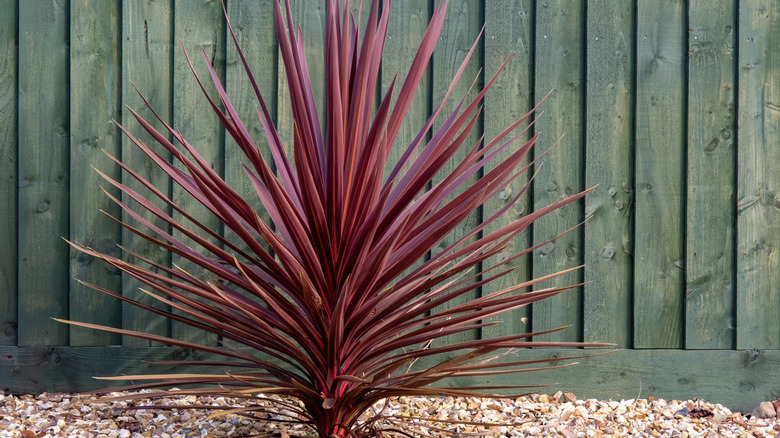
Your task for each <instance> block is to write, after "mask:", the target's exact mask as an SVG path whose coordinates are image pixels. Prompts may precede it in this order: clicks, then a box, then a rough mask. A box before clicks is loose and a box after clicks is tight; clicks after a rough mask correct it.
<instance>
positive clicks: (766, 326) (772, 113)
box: [736, 0, 780, 349]
mask: <svg viewBox="0 0 780 438" xmlns="http://www.w3.org/2000/svg"><path fill="white" fill-rule="evenodd" d="M740 6H741V8H740V11H739V57H740V59H739V61H738V67H739V88H738V90H739V98H738V99H739V100H738V103H737V108H738V111H739V114H738V115H737V126H738V131H737V139H738V141H739V145H738V146H737V151H738V152H737V206H738V215H737V276H736V277H737V324H738V325H737V348H740V349H742V348H772V349H777V348H780V260H779V259H778V255H780V215H778V201H777V199H778V196H780V173H778V172H777V163H779V162H780V150H779V149H778V148H777V138H778V137H780V53H777V51H776V50H772V49H771V47H776V45H777V44H778V43H780V5H779V4H778V3H777V2H774V1H771V0H765V1H757V2H751V3H750V4H747V3H746V2H742V3H741V4H740Z"/></svg>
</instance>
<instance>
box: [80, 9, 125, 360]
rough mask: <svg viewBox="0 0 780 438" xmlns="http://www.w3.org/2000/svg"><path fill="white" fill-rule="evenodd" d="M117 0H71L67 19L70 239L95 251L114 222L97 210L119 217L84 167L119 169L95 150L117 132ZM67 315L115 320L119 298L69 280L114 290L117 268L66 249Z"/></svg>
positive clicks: (91, 333)
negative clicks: (69, 43) (68, 38)
mask: <svg viewBox="0 0 780 438" xmlns="http://www.w3.org/2000/svg"><path fill="white" fill-rule="evenodd" d="M120 8H121V6H120V3H119V2H118V1H101V2H74V3H72V4H71V14H70V18H71V24H70V30H71V34H70V42H71V56H70V71H71V77H70V79H71V82H70V85H71V92H70V108H71V110H70V114H71V124H70V175H71V178H70V187H71V189H70V190H71V200H70V201H71V203H70V235H71V240H73V241H74V242H78V243H80V244H83V245H86V246H88V247H90V248H94V249H96V250H98V251H100V252H105V253H108V254H113V255H119V248H118V247H117V243H118V241H117V240H118V239H119V236H121V227H120V226H119V225H118V224H116V223H115V222H114V221H112V220H111V219H109V218H108V217H106V215H104V214H103V213H101V211H100V210H104V211H106V212H107V213H109V214H111V215H112V216H114V217H119V214H120V209H119V207H118V206H117V205H116V204H115V203H113V202H112V201H111V200H110V199H109V198H108V197H107V196H105V195H104V194H103V192H102V190H101V187H105V188H106V189H107V190H108V189H109V188H110V189H111V190H110V191H111V193H112V194H113V195H114V196H118V195H119V191H118V190H116V189H114V188H113V187H111V185H110V184H108V183H107V182H106V181H105V180H104V179H103V178H102V177H100V175H99V174H98V173H97V172H95V171H93V170H92V168H91V166H95V167H98V168H100V169H101V170H102V171H103V172H104V173H106V174H107V175H108V176H110V177H111V178H113V179H115V180H119V178H120V170H119V168H118V167H117V166H115V165H114V164H113V163H111V162H110V160H108V159H106V157H105V156H104V155H103V153H101V149H102V150H105V151H106V152H108V153H110V154H111V155H114V156H118V154H119V146H120V144H121V143H120V140H121V139H120V133H119V129H117V127H116V125H114V123H113V120H117V119H119V114H120V108H121V106H120V105H121V99H122V95H121V86H122V84H121V62H122V61H121V59H120V54H121V41H120V39H119V36H120V34H121V24H120V22H119V18H120V16H119V13H120ZM70 251H71V252H70V254H71V257H70V276H71V282H70V285H71V286H70V290H71V292H70V316H69V317H70V319H72V320H75V321H88V322H92V323H96V324H102V325H108V326H114V327H118V326H120V325H121V316H122V315H121V309H122V306H121V302H120V301H118V300H117V299H115V298H112V297H110V296H108V295H104V294H102V293H100V292H97V291H95V290H93V289H91V288H89V287H87V286H84V285H82V284H80V283H79V282H77V281H76V280H75V279H79V280H82V281H85V282H87V283H90V284H95V285H99V286H101V287H104V288H106V289H108V290H113V291H117V290H119V289H120V287H121V279H122V277H121V275H120V274H119V272H118V270H116V269H112V268H111V267H110V266H109V265H108V264H106V263H102V262H101V261H99V260H97V259H95V258H93V257H90V256H88V255H86V254H84V253H82V252H79V251H76V250H75V249H71V250H70ZM120 339H121V337H120V336H119V335H117V334H113V333H109V332H101V331H98V330H91V329H85V328H83V327H76V326H73V327H71V328H70V345H112V344H118V343H119V342H120Z"/></svg>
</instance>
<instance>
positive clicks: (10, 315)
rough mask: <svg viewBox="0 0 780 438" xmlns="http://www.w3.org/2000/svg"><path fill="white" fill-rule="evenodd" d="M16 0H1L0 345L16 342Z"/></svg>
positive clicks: (14, 343)
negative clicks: (0, 212)
mask: <svg viewBox="0 0 780 438" xmlns="http://www.w3.org/2000/svg"><path fill="white" fill-rule="evenodd" d="M16 19H17V17H16V1H15V0H1V1H0V211H3V212H4V213H2V214H0V218H2V219H1V220H0V241H1V242H4V245H3V246H2V247H0V345H16V329H17V325H16V321H17V319H16V299H17V297H16V290H17V282H16V261H17V257H16V187H17V184H18V181H17V175H16V165H17V162H16V160H17V148H16V146H17V137H16V129H17V117H16V104H17V97H18V96H17V93H16V79H17V76H16V68H17V61H18V60H17V50H16V49H17V43H18V39H17V21H16Z"/></svg>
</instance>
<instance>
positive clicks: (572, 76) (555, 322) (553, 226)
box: [531, 0, 585, 341]
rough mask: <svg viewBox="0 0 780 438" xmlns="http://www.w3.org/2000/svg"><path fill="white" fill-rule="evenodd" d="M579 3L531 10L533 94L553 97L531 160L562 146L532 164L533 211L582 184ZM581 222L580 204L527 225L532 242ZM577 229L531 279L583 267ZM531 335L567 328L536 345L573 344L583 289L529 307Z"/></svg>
mask: <svg viewBox="0 0 780 438" xmlns="http://www.w3.org/2000/svg"><path fill="white" fill-rule="evenodd" d="M584 24H585V2H583V1H577V2H571V1H565V0H561V1H550V2H543V3H542V4H540V5H537V9H536V40H535V41H536V51H537V54H536V56H535V60H536V61H535V63H536V71H535V73H534V77H535V96H536V97H537V98H542V97H544V96H545V95H546V94H547V93H548V92H551V94H550V97H549V98H548V99H547V101H545V103H544V105H543V107H542V109H543V110H544V111H545V113H544V114H543V115H542V116H541V117H540V118H539V120H538V121H537V124H536V125H535V128H536V129H537V132H539V131H541V135H540V137H539V142H538V146H537V147H536V148H535V149H534V153H535V156H539V155H540V154H541V153H542V152H544V151H545V150H547V149H548V148H550V147H552V146H553V145H554V144H556V142H557V141H558V139H559V138H560V137H561V136H563V138H561V139H560V142H559V143H558V144H557V146H555V148H554V149H553V150H552V151H550V152H549V153H548V154H547V155H546V156H545V157H543V158H542V159H541V160H540V161H539V162H538V163H537V165H536V166H537V167H536V168H537V169H538V166H539V165H541V166H542V168H541V169H539V173H538V176H537V177H536V179H535V180H534V184H533V197H534V209H535V210H539V209H541V208H543V207H546V206H548V205H550V204H552V203H554V202H555V201H558V200H560V199H562V198H564V197H566V196H570V195H573V194H575V193H578V192H580V191H581V190H582V189H583V188H584V187H583V186H582V183H583V169H582V167H583V148H584V144H583V129H584V126H583V123H582V115H583V113H582V111H583V105H584V98H585V87H584V83H583V79H584V71H585V70H584V69H585V59H584V53H583V50H582V49H583V44H584V42H583V40H582V39H583V38H584V36H585V33H584V31H585V29H584ZM582 220H583V208H582V203H581V202H575V203H573V204H569V205H567V206H565V207H563V208H561V209H558V210H556V211H554V212H551V213H550V214H548V215H546V216H545V217H543V218H540V219H539V220H537V221H536V222H535V223H534V225H533V242H534V244H538V243H541V242H544V241H546V240H549V239H552V238H554V237H555V236H557V235H558V234H560V233H563V232H564V231H566V230H568V229H570V228H572V227H574V226H575V225H577V224H578V223H580V222H582ZM582 250H583V248H582V230H581V229H578V230H574V231H572V232H570V233H568V234H567V235H565V236H563V237H561V238H560V239H558V240H556V241H554V242H551V243H549V244H547V245H545V246H543V247H542V248H540V249H539V250H537V251H534V253H533V256H534V259H533V275H534V277H540V276H543V275H548V274H552V273H554V272H558V271H561V270H564V269H568V268H572V267H575V266H579V265H581V264H582ZM581 281H582V272H581V271H576V272H573V273H571V274H568V275H565V276H562V277H558V278H557V279H555V280H553V281H549V282H545V283H543V284H540V285H539V286H538V288H546V287H554V286H558V287H561V286H568V285H571V284H575V283H579V282H581ZM532 309H533V313H532V318H531V326H532V328H533V331H540V330H548V329H553V328H558V327H562V326H566V325H571V326H572V327H570V328H568V329H567V330H563V331H559V332H555V333H552V334H550V335H545V336H540V337H538V338H535V339H534V340H547V341H553V340H554V341H578V340H580V339H581V336H582V290H581V288H576V289H573V290H568V291H566V292H563V293H561V294H560V295H557V296H555V297H552V298H548V299H546V300H543V301H540V302H537V303H534V304H533V307H532Z"/></svg>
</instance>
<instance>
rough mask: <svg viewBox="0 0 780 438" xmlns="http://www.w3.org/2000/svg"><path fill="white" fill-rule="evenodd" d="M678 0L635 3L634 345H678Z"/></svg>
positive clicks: (681, 16)
mask: <svg viewBox="0 0 780 438" xmlns="http://www.w3.org/2000/svg"><path fill="white" fill-rule="evenodd" d="M684 25H685V11H684V10H683V3H682V2H679V1H672V0H668V1H650V0H640V1H639V3H638V7H637V84H636V88H637V91H636V93H637V97H636V161H635V169H636V172H635V181H636V219H635V223H636V227H635V242H636V264H635V265H634V278H635V283H634V313H635V314H634V346H635V347H637V348H681V347H682V346H683V286H684V280H685V278H684V275H683V270H684V269H685V260H684V259H683V257H684V255H685V254H684V247H683V244H684V237H683V234H684V225H683V220H684V214H685V210H684V202H685V200H684V196H685V192H684V190H685V188H684V186H683V181H684V173H683V172H684V170H685V169H684V164H685V153H684V152H685V149H684V144H685V138H684V128H685V127H684V119H683V118H682V117H681V115H682V114H684V112H683V110H684V106H683V105H684V101H683V99H684V96H683V89H684V83H683V81H684V73H685V65H684V60H683V57H684V51H685V46H684V43H685V35H684V34H683V32H685V31H686V30H684Z"/></svg>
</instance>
